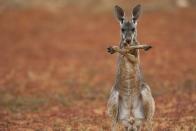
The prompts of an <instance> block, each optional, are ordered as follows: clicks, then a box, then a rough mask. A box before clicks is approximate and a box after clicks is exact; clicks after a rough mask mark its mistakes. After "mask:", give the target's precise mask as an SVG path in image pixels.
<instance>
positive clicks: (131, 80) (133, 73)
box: [118, 56, 140, 97]
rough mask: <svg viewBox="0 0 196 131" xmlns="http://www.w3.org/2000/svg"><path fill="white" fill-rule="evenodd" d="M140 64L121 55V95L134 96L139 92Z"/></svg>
mask: <svg viewBox="0 0 196 131" xmlns="http://www.w3.org/2000/svg"><path fill="white" fill-rule="evenodd" d="M137 67H138V65H137V64H133V63H131V62H130V61H128V60H127V59H126V58H125V57H123V56H119V65H118V77H119V78H118V80H119V81H118V87H119V93H120V96H130V97H131V96H133V95H137V94H138V93H139V82H140V81H139V77H138V70H137V69H138V68H137Z"/></svg>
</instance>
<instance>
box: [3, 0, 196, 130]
mask: <svg viewBox="0 0 196 131" xmlns="http://www.w3.org/2000/svg"><path fill="white" fill-rule="evenodd" d="M5 2H11V0H10V1H5ZM39 2H41V1H39ZM113 4H114V3H113ZM0 7H2V5H0ZM3 7H5V6H3ZM1 9H2V8H1ZM88 9H89V11H88V12H90V11H91V9H90V8H88ZM195 11H196V10H195V8H186V9H172V10H167V11H160V10H159V11H157V10H156V11H151V12H144V13H143V16H142V17H141V20H140V21H139V23H138V27H139V30H138V33H139V40H140V41H141V42H148V43H150V45H152V46H153V48H152V50H151V51H150V52H149V53H146V54H144V52H141V59H142V60H141V61H142V63H141V64H142V67H143V72H144V74H145V78H146V80H147V81H148V83H149V84H150V85H151V87H152V92H153V95H154V96H155V101H156V108H157V109H156V113H155V119H154V122H153V125H154V130H155V131H174V130H176V131H180V130H182V131H186V130H191V131H194V130H195V128H196V127H195V125H196V118H195V116H196V110H195V108H196V105H195V101H196V95H195V92H196V89H195V86H196V81H195V78H196V70H195V64H196V62H195V60H194V56H195V50H196V47H195V43H196V39H195V36H196V33H195V30H194V27H195V23H196V20H195V17H196V15H195ZM88 12H86V11H85V10H82V11H81V10H80V9H78V8H76V7H74V6H73V7H71V6H68V7H67V8H61V11H60V12H56V13H53V12H51V11H47V10H43V9H40V8H39V9H37V8H28V9H27V8H26V9H25V10H19V9H18V8H13V7H11V6H9V8H6V9H5V8H4V11H3V12H2V13H0V41H1V42H0V48H1V52H0V56H1V61H0V131H109V129H110V120H109V117H108V116H107V113H106V106H107V98H108V96H109V92H110V89H111V86H112V84H113V82H114V77H115V68H116V65H115V64H116V62H115V60H116V57H115V55H114V56H111V55H108V54H107V52H106V48H107V47H108V46H109V45H110V43H111V44H114V43H117V42H118V40H119V34H118V30H119V29H118V27H117V22H116V21H115V18H113V15H112V11H111V9H110V13H103V12H102V13H101V14H94V15H92V14H90V13H88Z"/></svg>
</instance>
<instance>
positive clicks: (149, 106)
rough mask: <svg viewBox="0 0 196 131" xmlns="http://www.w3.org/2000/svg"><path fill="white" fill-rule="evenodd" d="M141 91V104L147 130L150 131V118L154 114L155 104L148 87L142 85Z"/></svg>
mask: <svg viewBox="0 0 196 131" xmlns="http://www.w3.org/2000/svg"><path fill="white" fill-rule="evenodd" d="M141 89H142V90H141V96H142V103H143V109H144V116H145V120H146V124H147V128H148V131H152V118H153V116H154V112H155V102H154V99H153V97H152V94H151V90H150V87H149V86H148V85H147V84H143V85H142V88H141Z"/></svg>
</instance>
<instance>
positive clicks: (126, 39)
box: [114, 5, 141, 47]
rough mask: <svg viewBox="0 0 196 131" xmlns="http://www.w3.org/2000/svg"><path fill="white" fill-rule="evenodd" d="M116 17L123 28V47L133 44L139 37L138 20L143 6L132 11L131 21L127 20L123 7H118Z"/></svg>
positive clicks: (138, 6)
mask: <svg viewBox="0 0 196 131" xmlns="http://www.w3.org/2000/svg"><path fill="white" fill-rule="evenodd" d="M114 8H115V15H116V17H117V20H118V21H119V23H120V28H121V31H120V32H121V39H122V40H121V45H120V46H121V47H124V46H127V45H131V44H133V41H134V40H135V39H136V36H137V28H136V27H137V20H138V18H139V16H140V13H141V5H137V6H135V7H134V8H133V10H132V18H131V20H125V13H124V11H123V9H122V8H121V7H119V6H118V5H116V6H115V7H114Z"/></svg>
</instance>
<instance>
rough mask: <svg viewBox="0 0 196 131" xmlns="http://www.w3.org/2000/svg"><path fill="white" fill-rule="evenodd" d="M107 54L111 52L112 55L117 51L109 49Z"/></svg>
mask: <svg viewBox="0 0 196 131" xmlns="http://www.w3.org/2000/svg"><path fill="white" fill-rule="evenodd" d="M107 52H109V53H110V54H114V53H115V50H114V49H113V48H112V47H108V48H107Z"/></svg>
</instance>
